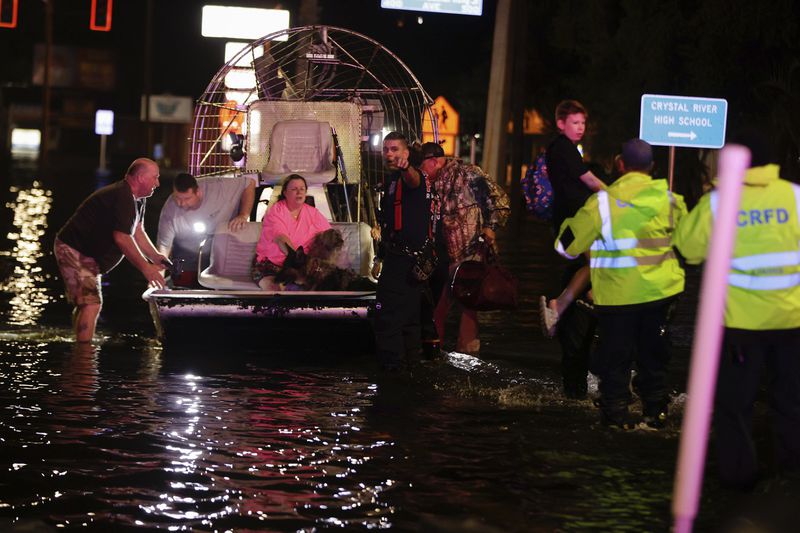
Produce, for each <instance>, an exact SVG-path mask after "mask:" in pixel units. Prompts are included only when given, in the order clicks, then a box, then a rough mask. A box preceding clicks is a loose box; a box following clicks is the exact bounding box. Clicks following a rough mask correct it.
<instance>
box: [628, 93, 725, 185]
mask: <svg viewBox="0 0 800 533" xmlns="http://www.w3.org/2000/svg"><path fill="white" fill-rule="evenodd" d="M727 116H728V101H727V100H725V99H722V98H702V97H692V96H668V95H663V94H643V95H642V107H641V114H640V117H639V138H640V139H642V140H643V141H647V142H648V143H650V144H652V145H654V146H669V147H670V148H669V188H670V190H672V178H673V174H674V170H675V147H676V146H681V147H684V148H722V146H723V145H724V144H725V125H726V120H727Z"/></svg>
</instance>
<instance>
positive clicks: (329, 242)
mask: <svg viewBox="0 0 800 533" xmlns="http://www.w3.org/2000/svg"><path fill="white" fill-rule="evenodd" d="M343 246H344V239H343V238H342V234H341V233H339V232H338V231H337V230H335V229H332V228H331V229H329V230H325V231H322V232H320V233H317V235H316V236H315V237H314V239H313V240H312V241H311V244H309V245H308V251H306V250H303V247H302V246H300V247H298V248H297V249H296V250H293V249H292V248H287V249H286V260H285V261H284V262H283V266H281V269H280V270H279V271H278V273H277V274H276V275H275V282H276V283H280V284H282V285H284V286H286V287H291V288H297V289H298V290H306V291H345V290H365V287H363V280H362V279H361V277H360V276H359V275H358V274H356V273H355V272H354V271H353V270H351V269H349V268H341V267H338V266H336V263H337V261H338V259H339V254H340V253H341V251H342V247H343ZM372 290H374V288H373V289H372Z"/></svg>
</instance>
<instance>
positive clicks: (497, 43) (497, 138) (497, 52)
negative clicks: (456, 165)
mask: <svg viewBox="0 0 800 533" xmlns="http://www.w3.org/2000/svg"><path fill="white" fill-rule="evenodd" d="M514 1H519V0H514ZM512 3H513V2H512V0H498V1H497V12H496V13H495V21H494V40H493V43H492V67H491V72H490V74H489V98H488V101H487V104H486V131H485V132H484V138H485V140H484V145H483V161H482V164H481V166H482V167H483V169H484V170H485V171H486V172H487V173H488V174H489V175H490V176H492V177H493V178H494V179H495V180H496V181H497V183H504V182H505V177H506V158H505V155H506V144H507V143H506V137H507V134H506V126H507V124H508V118H509V113H508V109H509V100H510V98H509V96H510V81H511V49H510V48H511V47H510V44H511V40H510V37H511V35H510V34H511V30H512V25H511V18H512V17H511V15H512V12H511V11H512V10H511V6H512Z"/></svg>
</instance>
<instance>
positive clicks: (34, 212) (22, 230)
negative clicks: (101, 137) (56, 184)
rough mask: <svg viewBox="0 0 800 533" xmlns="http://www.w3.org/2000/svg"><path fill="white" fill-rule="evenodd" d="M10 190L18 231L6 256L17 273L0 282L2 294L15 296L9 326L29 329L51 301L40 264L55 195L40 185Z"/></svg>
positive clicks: (11, 207) (10, 233)
mask: <svg viewBox="0 0 800 533" xmlns="http://www.w3.org/2000/svg"><path fill="white" fill-rule="evenodd" d="M10 190H11V192H12V193H17V199H16V201H15V202H10V203H8V204H6V207H7V208H9V209H11V210H13V212H14V221H13V225H14V229H12V231H10V232H9V233H8V235H7V237H8V239H9V240H10V241H12V242H13V243H14V247H13V249H12V250H11V251H10V252H3V253H4V255H7V256H9V257H11V258H12V259H13V260H14V269H13V273H11V275H10V276H9V278H8V279H6V280H4V281H2V282H0V291H5V292H10V293H12V294H13V296H12V298H11V300H10V305H11V310H10V312H9V313H8V323H9V324H14V325H20V326H27V325H31V324H34V323H36V321H37V319H38V318H39V316H40V315H41V313H42V309H43V307H44V306H45V305H46V304H47V303H48V302H50V301H51V297H50V296H49V295H48V291H47V289H46V288H45V286H44V280H45V276H44V274H43V272H42V267H41V266H40V264H39V261H40V259H41V257H42V254H43V252H42V237H43V236H44V234H45V230H46V229H47V214H48V213H49V212H50V208H51V205H52V202H53V199H52V193H51V191H49V190H45V189H42V188H41V187H40V185H39V183H38V182H34V183H33V186H32V187H31V188H30V189H18V188H16V187H12V188H11V189H10Z"/></svg>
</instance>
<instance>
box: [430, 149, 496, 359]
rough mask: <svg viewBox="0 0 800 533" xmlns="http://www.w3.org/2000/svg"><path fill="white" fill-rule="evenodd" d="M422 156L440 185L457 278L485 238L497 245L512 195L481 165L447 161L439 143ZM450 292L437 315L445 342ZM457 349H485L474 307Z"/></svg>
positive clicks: (464, 317)
mask: <svg viewBox="0 0 800 533" xmlns="http://www.w3.org/2000/svg"><path fill="white" fill-rule="evenodd" d="M421 157H422V162H421V163H420V166H419V168H420V170H421V171H422V172H424V173H425V174H426V175H427V176H428V178H429V180H430V181H432V182H433V183H434V189H435V190H436V193H437V195H438V198H439V201H440V206H439V222H440V224H438V226H439V228H441V234H440V235H441V238H442V240H443V241H444V243H445V247H446V248H447V256H448V259H449V261H450V273H451V275H452V272H453V270H454V269H455V268H456V267H457V266H458V264H459V263H461V262H462V261H464V260H465V259H467V258H469V257H470V256H472V255H475V253H476V252H478V251H479V250H478V249H479V244H480V239H481V238H482V239H483V241H484V242H485V243H486V244H487V245H489V246H490V247H494V246H495V231H496V230H497V228H498V227H500V226H502V225H504V224H505V222H506V220H508V215H509V213H510V212H511V210H510V208H509V203H508V195H506V193H505V191H503V190H502V189H501V188H500V187H498V186H497V183H495V182H494V180H492V179H491V178H490V177H489V176H487V175H486V173H485V172H483V170H481V168H480V167H477V166H475V165H471V164H469V163H464V162H463V161H461V160H460V159H455V158H446V157H445V155H444V150H442V147H441V146H440V145H438V144H437V143H432V142H428V143H425V144H423V145H422V147H421ZM448 291H449V289H448V287H447V286H445V288H444V290H443V291H442V295H441V297H440V298H439V302H438V304H437V306H436V311H435V313H434V321H435V323H436V329H437V330H438V333H439V338H440V339H444V324H445V321H446V319H447V312H448V311H449V310H450V305H451V303H452V302H451V299H450V294H449V292H448ZM456 349H457V350H458V351H460V352H464V353H469V354H473V355H477V354H478V352H479V350H480V340H479V339H478V313H477V312H476V311H475V310H474V309H464V310H463V311H462V313H461V323H460V325H459V331H458V341H457V342H456Z"/></svg>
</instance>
